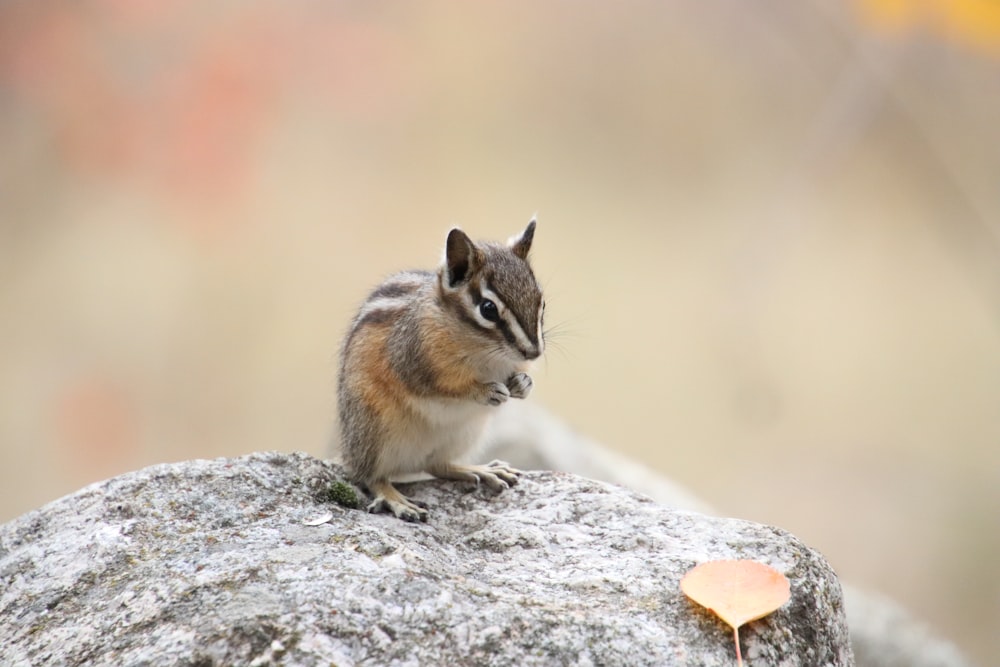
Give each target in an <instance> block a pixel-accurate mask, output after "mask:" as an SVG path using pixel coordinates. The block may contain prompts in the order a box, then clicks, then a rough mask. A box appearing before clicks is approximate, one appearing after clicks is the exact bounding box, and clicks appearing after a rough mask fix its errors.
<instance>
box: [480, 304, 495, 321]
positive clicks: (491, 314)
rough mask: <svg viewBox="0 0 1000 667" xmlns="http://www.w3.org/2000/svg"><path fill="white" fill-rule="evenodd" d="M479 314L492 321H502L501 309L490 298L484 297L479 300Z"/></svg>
mask: <svg viewBox="0 0 1000 667" xmlns="http://www.w3.org/2000/svg"><path fill="white" fill-rule="evenodd" d="M479 314H480V315H482V316H483V317H484V318H485V319H487V320H489V321H490V322H499V321H500V311H499V310H498V309H497V305H496V304H495V303H493V302H492V301H490V300H489V299H483V300H482V301H480V302H479Z"/></svg>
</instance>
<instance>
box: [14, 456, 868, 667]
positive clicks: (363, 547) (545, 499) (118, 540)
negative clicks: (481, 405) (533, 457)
mask: <svg viewBox="0 0 1000 667" xmlns="http://www.w3.org/2000/svg"><path fill="white" fill-rule="evenodd" d="M341 478H342V470H341V469H340V468H339V467H337V466H335V465H334V464H331V463H326V462H323V461H320V460H317V459H314V458H311V457H309V456H307V455H304V454H287V455H286V454H254V455H250V456H246V457H242V458H238V459H228V460H227V459H219V460H214V461H189V462H183V463H177V464H170V465H159V466H154V467H151V468H147V469H144V470H140V471H137V472H133V473H129V474H125V475H122V476H120V477H117V478H114V479H111V480H108V481H105V482H102V483H99V484H95V485H92V486H89V487H87V488H85V489H83V490H81V491H79V492H77V493H76V494H73V495H71V496H67V497H65V498H62V499H60V500H57V501H55V502H53V503H50V504H49V505H46V506H45V507H42V508H41V509H39V510H36V511H33V512H30V513H28V514H25V515H23V516H21V517H19V518H18V519H15V520H14V521H11V522H10V523H7V524H5V525H3V526H0V581H2V584H3V588H2V592H0V646H2V647H3V660H2V662H3V664H4V665H43V664H45V665H50V664H51V665H160V664H162V665H168V664H169V665H206V666H207V665H234V664H244V665H315V664H324V665H329V664H335V665H339V666H348V665H443V664H448V665H629V666H633V665H725V666H726V667H730V666H731V665H733V664H734V648H733V645H732V634H731V632H730V631H729V630H728V629H727V627H726V626H724V625H723V624H722V623H721V621H719V620H717V619H716V618H715V617H714V616H712V615H711V614H710V613H708V612H706V611H704V610H702V609H701V608H699V607H697V606H696V605H694V603H692V602H690V601H689V600H687V598H685V597H684V595H683V594H682V593H681V592H680V590H679V580H680V578H681V576H682V575H683V574H684V573H685V572H686V571H687V570H688V569H689V568H691V567H692V566H693V565H695V564H696V563H699V562H702V561H705V560H709V559H716V558H735V557H740V558H752V559H755V560H760V561H762V562H765V563H768V564H770V565H772V566H773V567H776V568H777V569H779V570H780V571H782V572H784V573H785V574H786V575H787V576H788V578H789V579H790V580H791V587H792V599H791V600H790V602H789V603H788V604H786V605H785V606H784V607H782V608H781V609H780V610H778V611H777V612H776V613H774V614H772V615H771V616H768V617H767V618H765V619H762V620H760V621H755V622H752V623H750V624H748V625H747V626H744V628H743V630H742V631H741V636H742V639H743V642H742V643H743V654H744V656H745V657H746V658H747V664H748V665H771V666H774V665H789V666H790V665H851V664H853V660H852V655H851V649H850V646H849V642H848V637H847V630H846V625H845V620H844V614H843V602H842V598H841V591H840V586H839V584H838V582H837V579H836V577H835V576H834V574H833V572H832V571H831V570H830V568H829V566H828V565H827V564H826V562H825V561H824V560H823V558H822V557H821V556H820V555H819V554H817V553H816V552H815V551H813V550H811V549H809V548H808V547H807V546H805V545H803V544H802V543H801V542H799V541H798V540H797V539H796V538H794V537H793V536H791V535H789V534H788V533H785V532H783V531H781V530H778V529H776V528H771V527H767V526H762V525H758V524H753V523H749V522H745V521H736V520H725V519H719V518H713V517H707V516H703V515H700V514H696V513H692V512H685V511H678V510H672V509H668V508H664V507H661V506H659V505H656V504H655V503H653V502H652V501H651V500H649V499H648V498H646V497H643V496H639V495H637V494H635V493H633V492H630V491H627V490H625V489H622V488H619V487H615V486H612V485H609V484H606V483H601V482H595V481H590V480H587V479H583V478H580V477H576V476H573V475H569V474H562V473H547V472H546V473H529V474H527V475H526V476H525V478H524V479H523V481H522V482H521V483H520V484H519V485H518V486H516V487H515V488H513V489H511V490H508V491H506V492H504V493H502V494H499V495H495V496H494V495H490V494H487V493H486V492H485V491H484V490H482V489H476V490H469V489H468V488H464V487H462V486H461V485H459V484H455V483H451V482H439V481H431V482H422V483H419V484H416V485H413V486H411V487H409V488H408V492H409V493H411V494H412V495H414V496H415V497H417V498H419V499H421V500H424V501H427V502H428V503H429V504H430V507H431V517H430V521H429V522H428V523H426V524H408V523H404V522H402V521H399V520H396V519H394V518H392V517H389V516H385V515H370V514H367V513H365V512H363V511H359V510H353V509H346V508H344V507H341V506H340V505H336V504H334V503H332V502H331V501H329V500H328V497H329V488H330V486H331V484H333V483H334V482H336V481H338V480H340V479H341ZM348 504H349V503H348ZM328 512H329V513H332V514H333V517H332V519H331V520H330V521H329V522H328V523H324V524H321V525H318V526H307V525H304V521H307V520H309V519H312V518H315V517H317V516H320V515H323V514H324V513H328Z"/></svg>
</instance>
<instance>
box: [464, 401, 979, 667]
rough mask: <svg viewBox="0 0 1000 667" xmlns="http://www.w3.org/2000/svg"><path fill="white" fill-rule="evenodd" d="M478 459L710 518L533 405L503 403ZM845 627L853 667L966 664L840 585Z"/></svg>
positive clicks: (924, 630) (907, 620)
mask: <svg viewBox="0 0 1000 667" xmlns="http://www.w3.org/2000/svg"><path fill="white" fill-rule="evenodd" d="M482 456H483V457H484V458H502V459H504V460H507V461H510V462H511V463H512V464H513V465H514V466H521V467H525V466H527V467H532V468H537V469H544V470H560V471H564V472H570V473H575V474H578V475H584V476H586V477H590V478H593V479H598V480H603V481H606V482H610V483H613V484H618V485H620V486H624V487H626V488H629V489H632V490H635V491H638V492H640V493H642V494H645V495H647V496H649V497H650V498H653V499H654V500H656V501H657V502H659V503H662V504H664V505H667V506H669V507H676V508H679V509H689V510H694V511H697V512H702V513H705V514H712V513H713V511H712V509H711V507H710V506H709V505H708V504H707V503H705V502H704V501H702V500H701V499H699V498H697V497H696V496H695V495H694V494H692V493H691V492H690V491H688V490H687V489H684V488H683V487H681V486H680V485H678V484H677V483H676V482H674V481H673V480H671V479H669V478H667V477H664V476H663V475H660V474H658V473H656V472H654V471H653V470H651V469H649V468H648V467H646V466H644V465H642V464H640V463H638V462H636V461H633V460H632V459H629V458H628V457H626V456H623V455H622V454H619V453H618V452H615V451H613V450H611V449H609V448H607V447H605V446H603V445H601V444H600V443H597V442H594V441H593V440H590V439H589V438H586V437H583V436H581V435H579V434H577V433H575V432H573V431H572V430H571V429H570V428H569V427H568V426H567V425H566V424H565V423H563V422H562V421H560V420H559V419H557V418H555V417H553V416H552V415H550V414H548V413H547V412H545V410H543V409H541V408H540V407H538V406H536V405H534V404H531V403H528V402H518V403H512V404H510V405H509V406H504V408H503V410H502V411H501V412H500V414H499V415H498V418H497V419H495V420H494V421H493V423H492V424H491V437H490V440H489V442H488V443H487V447H486V450H485V452H484V453H483V454H482ZM843 590H844V597H845V600H846V607H847V622H848V627H849V629H850V633H851V642H852V646H853V650H854V658H855V660H856V661H857V664H858V667H970V665H971V663H970V662H969V661H968V659H967V658H966V657H965V656H963V655H962V653H961V651H959V650H958V648H957V647H955V646H954V645H953V644H951V643H950V642H948V641H946V640H944V639H941V638H939V637H936V636H935V635H934V632H933V631H932V630H931V629H930V628H929V627H928V626H927V625H926V624H925V623H921V622H920V621H919V620H917V619H916V618H914V617H913V615H912V614H911V613H910V612H909V611H907V610H905V609H903V608H902V607H901V606H900V605H898V604H897V603H895V602H894V601H892V600H890V599H888V598H886V597H885V596H882V595H879V594H877V593H873V592H871V591H866V590H862V589H859V588H857V587H855V586H850V585H848V584H847V583H844V584H843Z"/></svg>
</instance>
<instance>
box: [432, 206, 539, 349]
mask: <svg viewBox="0 0 1000 667" xmlns="http://www.w3.org/2000/svg"><path fill="white" fill-rule="evenodd" d="M534 236H535V220H534V219H532V220H531V222H529V223H528V226H527V228H526V229H525V230H524V231H523V232H522V233H521V234H520V235H518V236H515V237H513V238H511V239H510V240H509V241H508V242H507V244H506V245H501V244H497V243H479V244H476V243H473V242H472V239H470V238H469V237H468V235H466V233H465V232H463V231H462V230H461V229H458V228H455V229H453V230H451V231H450V232H449V233H448V241H447V245H446V246H445V260H444V265H443V266H442V267H441V270H440V273H439V275H440V281H441V287H442V290H443V293H444V296H445V300H446V303H447V304H448V305H449V306H450V307H451V308H452V310H453V311H454V312H455V313H456V314H457V315H458V318H459V320H461V325H462V326H465V327H471V328H472V329H474V330H477V331H479V332H481V333H482V334H483V335H484V336H486V337H487V338H488V339H490V340H491V341H493V342H494V343H495V344H496V345H497V348H496V349H505V350H507V351H509V352H510V356H514V357H515V358H517V359H519V360H528V361H530V360H532V359H537V358H538V357H539V356H541V354H542V352H544V350H545V339H544V336H543V333H542V320H543V317H544V315H545V300H544V299H543V298H542V290H541V288H540V287H539V286H538V281H536V280H535V274H534V273H533V272H532V270H531V266H530V265H529V264H528V251H529V250H531V241H532V239H533V238H534Z"/></svg>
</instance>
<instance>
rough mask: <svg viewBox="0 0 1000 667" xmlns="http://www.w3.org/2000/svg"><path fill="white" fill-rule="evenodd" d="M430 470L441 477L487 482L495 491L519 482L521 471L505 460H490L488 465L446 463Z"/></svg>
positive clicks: (462, 480)
mask: <svg viewBox="0 0 1000 667" xmlns="http://www.w3.org/2000/svg"><path fill="white" fill-rule="evenodd" d="M428 472H429V473H430V474H432V475H434V476H435V477H437V478H439V479H450V480H455V481H459V482H472V483H473V484H475V485H477V486H478V485H479V484H480V483H482V484H485V485H486V486H488V487H490V488H491V489H493V490H494V491H503V490H504V489H509V488H510V487H512V486H514V485H515V484H517V478H518V477H519V476H520V475H521V471H520V470H518V469H517V468H512V467H511V466H510V464H508V463H506V462H504V461H490V462H489V463H487V464H486V465H461V464H457V463H445V464H441V465H438V466H435V467H434V468H432V469H431V470H428Z"/></svg>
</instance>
